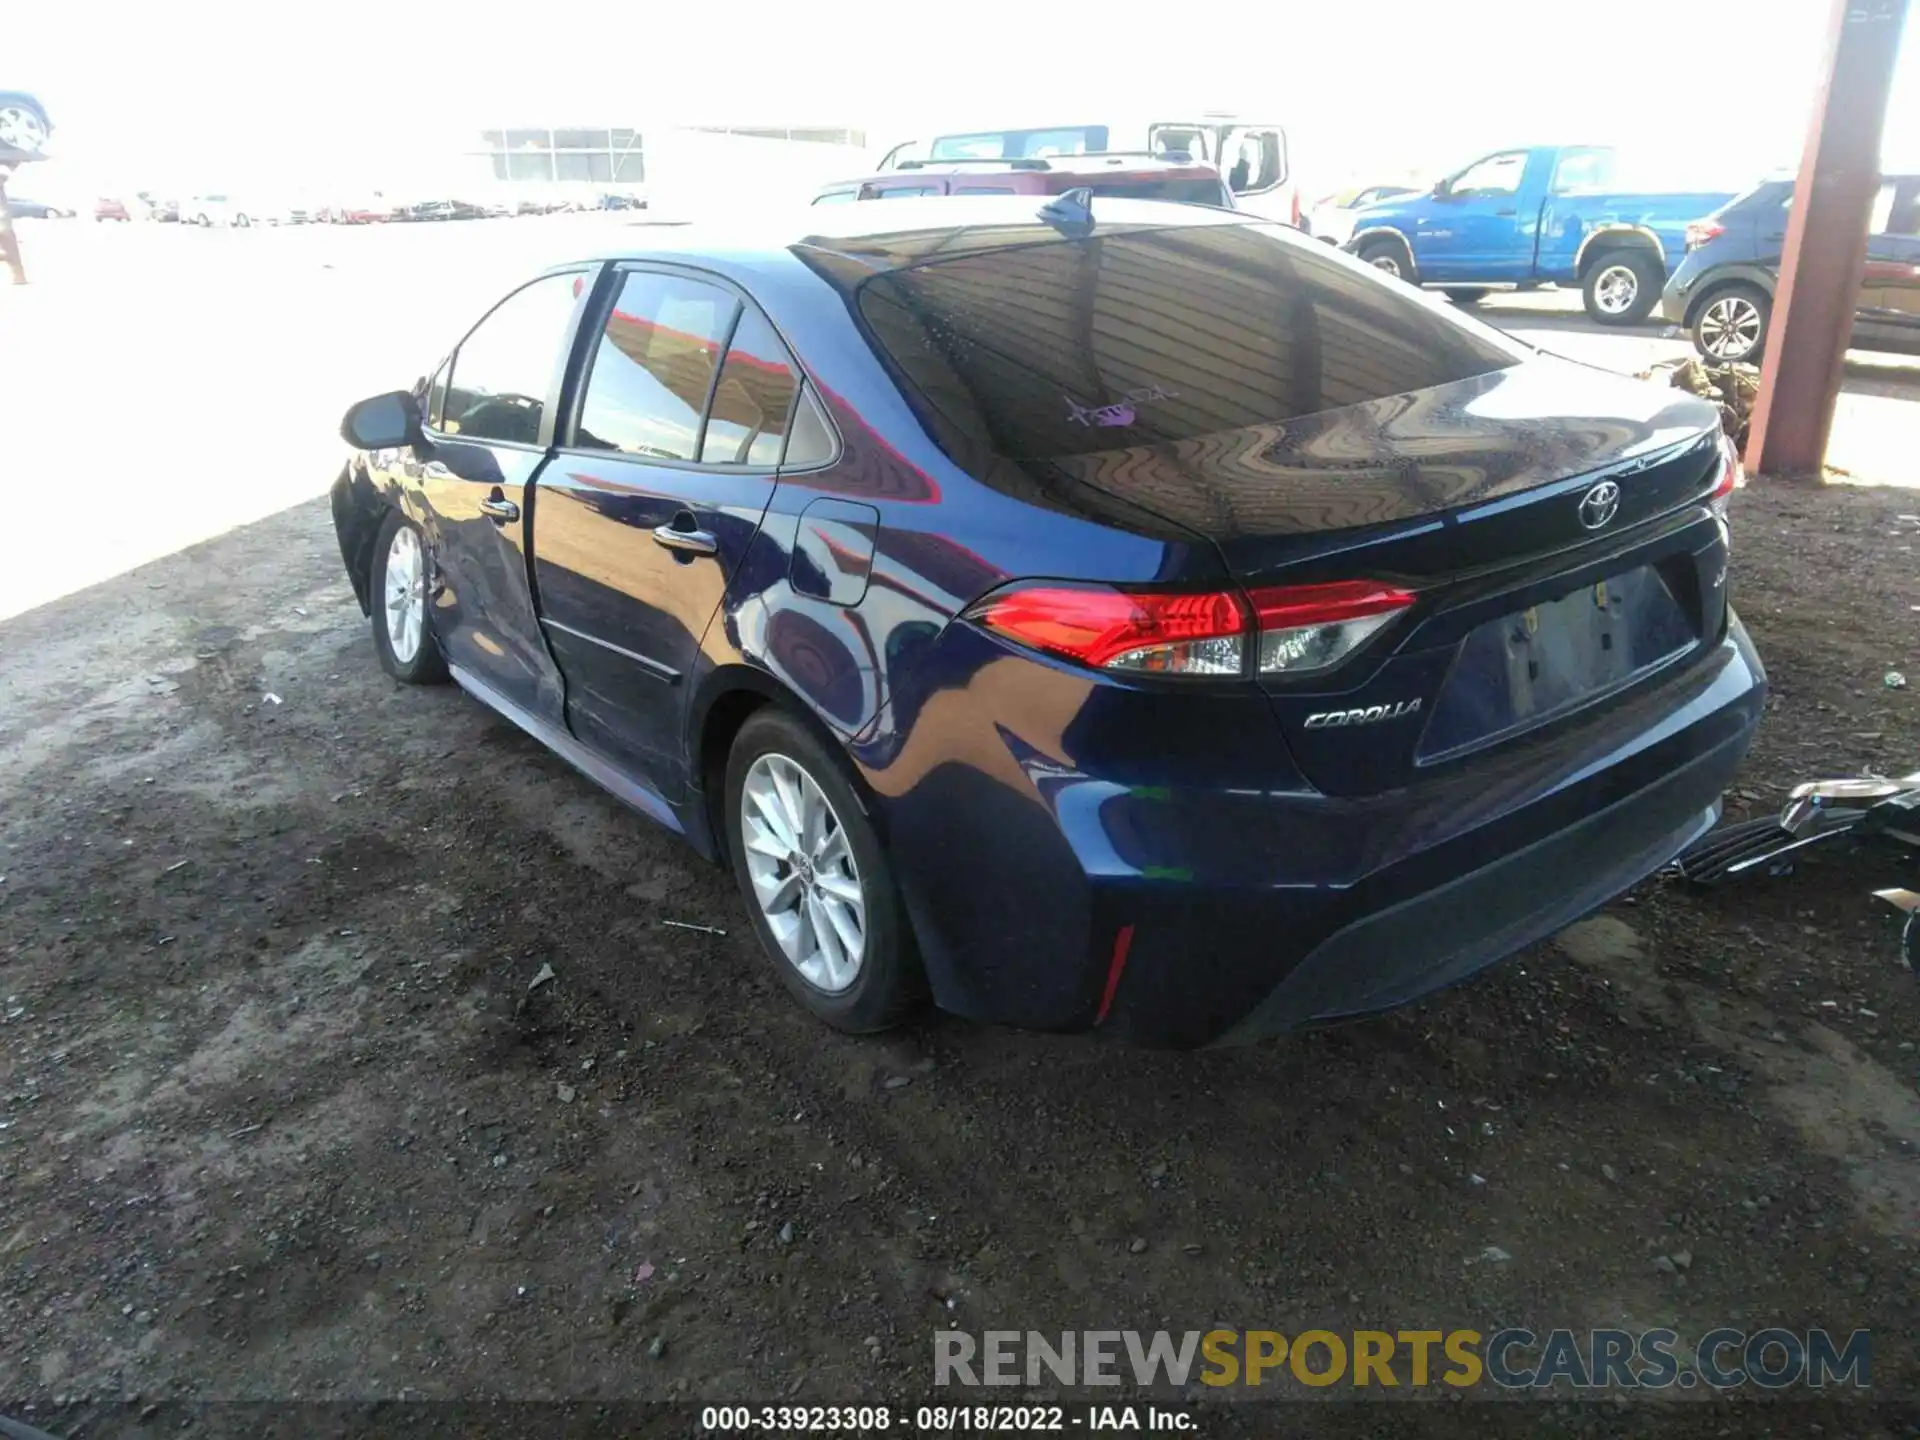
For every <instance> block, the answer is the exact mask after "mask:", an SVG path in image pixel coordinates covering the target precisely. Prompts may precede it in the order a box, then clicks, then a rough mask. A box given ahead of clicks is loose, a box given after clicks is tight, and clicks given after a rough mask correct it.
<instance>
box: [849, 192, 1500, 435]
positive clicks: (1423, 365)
mask: <svg viewBox="0 0 1920 1440" xmlns="http://www.w3.org/2000/svg"><path fill="white" fill-rule="evenodd" d="M1325 252H1326V247H1324V246H1321V245H1318V244H1317V243H1313V242H1303V241H1299V240H1297V239H1293V238H1291V236H1290V232H1289V231H1288V230H1287V229H1286V227H1284V226H1275V225H1205V226H1200V225H1195V226H1181V227H1177V228H1169V229H1165V230H1156V231H1151V232H1142V233H1137V234H1116V235H1110V236H1101V235H1097V234H1096V235H1093V236H1090V237H1087V238H1084V239H1071V240H1068V239H1063V240H1059V241H1056V242H1051V243H1045V244H1038V245H1027V246H1023V247H1019V248H1015V249H1005V250H996V251H991V252H987V253H982V254H978V255H969V256H962V257H956V258H954V259H951V260H939V261H934V262H932V263H928V264H922V265H917V266H914V267H911V268H909V269H904V270H897V271H893V272H891V273H889V274H885V275H879V276H875V277H874V278H873V279H871V280H869V281H867V282H866V283H865V284H863V285H862V286H861V288H860V290H859V299H858V306H859V311H860V315H861V318H862V319H863V320H864V321H865V322H866V325H867V327H868V330H869V333H870V335H871V336H872V338H873V340H874V341H875V342H876V344H877V347H878V349H879V350H880V352H881V353H882V355H883V357H884V358H886V359H887V360H889V361H890V362H891V368H892V370H893V372H894V374H895V376H896V377H897V378H898V379H899V380H900V382H901V383H902V386H903V389H904V390H905V393H906V394H907V395H908V397H909V399H911V400H914V401H915V403H916V405H917V406H923V407H925V408H926V409H928V410H931V411H932V412H934V417H937V418H938V419H939V420H943V421H944V422H945V425H944V426H942V425H939V424H934V425H930V426H929V428H930V429H931V430H932V431H934V433H936V434H939V433H941V432H942V431H943V430H945V429H948V428H951V429H952V430H955V431H958V432H959V433H961V434H963V435H964V436H966V437H967V439H968V441H969V443H970V445H974V446H978V447H983V448H985V449H986V450H988V451H991V452H994V453H998V454H1000V455H1003V456H1006V457H1008V458H1010V459H1016V460H1030V459H1043V458H1047V457H1060V456H1072V455H1084V454H1090V453H1093V452H1096V451H1104V450H1118V449H1125V448H1129V447H1133V446H1139V445H1146V444H1153V443H1158V442H1165V441H1183V440H1188V439H1192V438H1195V437H1198V436H1203V435H1211V434H1217V433H1223V432H1227V431H1233V430H1240V429H1245V428H1247V427H1250V426H1254V425H1266V424H1273V423H1275V422H1284V421H1288V420H1291V419H1294V418H1296V417H1299V416H1302V415H1309V414H1314V413H1317V412H1319V411H1324V410H1335V409H1339V408H1342V407H1344V406H1349V405H1357V404H1361V403H1364V402H1366V401H1371V400H1377V399H1381V398H1383V397H1386V396H1389V395H1398V394H1404V393H1406V392H1409V391H1415V390H1424V389H1428V388H1430V387H1432V386H1437V385H1444V384H1448V383H1450V382H1453V381H1458V380H1463V379H1467V378H1469V377H1471V376H1475V375H1483V374H1486V373H1488V372H1490V371H1493V370H1498V369H1502V368H1504V367H1506V366H1509V365H1513V364H1516V363H1518V361H1519V360H1520V359H1521V358H1523V357H1524V356H1525V355H1526V354H1527V353H1528V352H1527V351H1526V350H1525V348H1524V347H1522V346H1520V345H1519V344H1518V343H1517V342H1515V341H1511V340H1508V339H1507V338H1506V337H1505V336H1503V335H1502V334H1501V333H1500V332H1499V331H1497V330H1494V329H1493V328H1492V327H1490V326H1487V325H1483V324H1480V323H1479V322H1477V321H1473V320H1470V319H1467V318H1466V317H1463V316H1459V315H1457V314H1456V313H1455V312H1453V311H1452V310H1451V309H1448V308H1443V307H1441V306H1439V305H1436V304H1430V303H1428V302H1426V301H1425V300H1423V299H1421V298H1420V297H1419V296H1417V295H1415V294H1413V293H1412V292H1410V291H1407V290H1406V289H1405V287H1400V286H1391V285H1383V284H1381V283H1380V282H1379V281H1378V280H1377V279H1375V278H1374V277H1372V276H1370V275H1368V274H1366V273H1364V272H1362V271H1360V270H1358V269H1356V267H1354V266H1353V265H1351V264H1347V263H1343V262H1342V261H1341V259H1340V257H1338V256H1336V255H1333V254H1330V253H1325Z"/></svg>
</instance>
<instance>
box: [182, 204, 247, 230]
mask: <svg viewBox="0 0 1920 1440" xmlns="http://www.w3.org/2000/svg"><path fill="white" fill-rule="evenodd" d="M180 218H181V219H183V220H187V221H190V222H192V223H193V224H195V225H206V226H214V225H228V226H232V227H233V228H234V229H236V230H246V229H249V228H251V227H252V226H254V225H260V224H264V223H265V222H266V218H267V210H266V207H264V206H262V205H260V204H258V203H255V202H248V201H242V200H236V199H234V198H233V197H231V196H228V195H195V196H193V197H192V198H191V199H187V200H183V201H181V202H180Z"/></svg>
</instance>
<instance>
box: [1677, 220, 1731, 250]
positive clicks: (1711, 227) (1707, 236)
mask: <svg viewBox="0 0 1920 1440" xmlns="http://www.w3.org/2000/svg"><path fill="white" fill-rule="evenodd" d="M1726 233H1727V227H1726V226H1724V225H1722V224H1721V223H1720V222H1719V221H1718V220H1695V221H1694V222H1693V223H1692V224H1690V225H1688V226H1687V249H1689V250H1698V249H1699V248H1700V247H1701V246H1702V245H1704V244H1706V243H1707V242H1708V241H1709V240H1717V239H1719V238H1720V237H1721V236H1722V235H1724V234H1726Z"/></svg>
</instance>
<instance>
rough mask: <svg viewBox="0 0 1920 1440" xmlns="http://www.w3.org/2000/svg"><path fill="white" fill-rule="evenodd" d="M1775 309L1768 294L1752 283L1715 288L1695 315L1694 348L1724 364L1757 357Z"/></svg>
mask: <svg viewBox="0 0 1920 1440" xmlns="http://www.w3.org/2000/svg"><path fill="white" fill-rule="evenodd" d="M1772 308H1773V307H1772V305H1771V303H1770V302H1769V301H1768V299H1767V296H1766V293H1765V292H1764V291H1762V290H1760V289H1759V288H1758V287H1756V286H1753V285H1731V286H1728V287H1727V288H1726V289H1724V290H1716V291H1714V292H1713V293H1712V294H1711V295H1709V296H1707V299H1706V303H1705V304H1703V305H1701V307H1700V309H1699V311H1698V312H1697V313H1696V314H1695V315H1694V317H1693V348H1694V349H1696V350H1698V351H1699V352H1700V354H1701V355H1702V356H1703V357H1704V358H1706V359H1708V360H1712V361H1714V362H1716V363H1718V364H1722V365H1737V364H1742V363H1746V362H1750V361H1755V360H1758V359H1759V358H1760V352H1761V351H1762V350H1763V349H1764V348H1765V347H1766V343H1767V320H1768V317H1769V315H1770V313H1771V311H1772Z"/></svg>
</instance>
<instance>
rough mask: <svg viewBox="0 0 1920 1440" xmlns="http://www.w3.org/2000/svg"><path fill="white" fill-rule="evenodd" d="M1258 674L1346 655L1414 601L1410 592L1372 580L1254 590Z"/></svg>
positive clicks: (1292, 670) (1320, 666)
mask: <svg viewBox="0 0 1920 1440" xmlns="http://www.w3.org/2000/svg"><path fill="white" fill-rule="evenodd" d="M1250 598H1251V599H1252V601H1253V614H1254V619H1255V622H1256V623H1257V625H1258V626H1259V630H1260V673H1261V674H1262V675H1301V674H1305V673H1307V672H1309V671H1313V670H1325V669H1326V668H1327V667H1328V666H1330V665H1337V664H1339V663H1340V662H1341V661H1342V660H1344V659H1346V657H1347V656H1348V655H1351V654H1352V653H1353V652H1354V651H1355V650H1357V649H1359V648H1360V646H1361V645H1362V644H1363V643H1364V642H1365V641H1366V639H1367V637H1368V636H1370V635H1372V634H1373V633H1374V632H1375V631H1376V630H1378V629H1380V628H1381V626H1383V625H1385V624H1387V623H1388V622H1389V621H1390V620H1392V619H1393V617H1394V616H1396V615H1398V614H1399V613H1400V612H1401V611H1402V610H1405V609H1406V608H1407V607H1408V606H1409V605H1411V604H1413V596H1412V594H1411V593H1410V592H1408V591H1405V590H1396V589H1394V588H1393V587H1392V586H1391V585H1381V584H1378V583H1376V582H1375V581H1372V580H1341V581H1336V582H1335V583H1333V584H1331V585H1288V586H1283V587H1280V588H1278V589H1271V590H1255V591H1253V592H1252V595H1251V597H1250Z"/></svg>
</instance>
